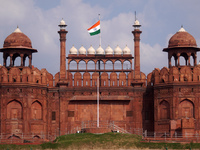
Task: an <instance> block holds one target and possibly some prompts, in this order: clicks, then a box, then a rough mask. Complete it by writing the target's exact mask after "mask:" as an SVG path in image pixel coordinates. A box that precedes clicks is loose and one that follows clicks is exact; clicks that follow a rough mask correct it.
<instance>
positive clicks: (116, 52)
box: [114, 45, 122, 55]
mask: <svg viewBox="0 0 200 150" xmlns="http://www.w3.org/2000/svg"><path fill="white" fill-rule="evenodd" d="M114 53H115V55H121V54H122V49H121V48H120V47H119V46H118V45H117V47H116V48H115V50H114Z"/></svg>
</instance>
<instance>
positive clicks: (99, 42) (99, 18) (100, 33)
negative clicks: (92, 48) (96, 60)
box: [99, 14, 101, 46]
mask: <svg viewBox="0 0 200 150" xmlns="http://www.w3.org/2000/svg"><path fill="white" fill-rule="evenodd" d="M99 21H100V14H99ZM100 24H101V23H100ZM99 46H101V30H100V34H99Z"/></svg>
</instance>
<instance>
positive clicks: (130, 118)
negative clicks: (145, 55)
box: [0, 20, 200, 140]
mask: <svg viewBox="0 0 200 150" xmlns="http://www.w3.org/2000/svg"><path fill="white" fill-rule="evenodd" d="M59 27H60V30H59V31H58V34H59V36H60V72H58V73H57V74H55V75H52V74H51V73H49V72H48V71H47V70H46V69H42V70H39V69H38V68H36V67H33V66H32V59H33V58H32V54H33V53H36V52H37V50H36V49H34V48H32V44H31V40H30V39H29V38H28V37H27V36H26V35H25V34H24V33H22V32H21V31H20V29H19V28H17V29H16V30H15V31H14V32H13V33H11V34H10V35H9V36H8V37H7V38H6V39H5V41H4V45H3V48H1V49H0V52H2V53H3V66H0V93H1V95H0V118H1V119H0V135H1V139H4V140H6V139H11V138H14V139H26V138H25V137H27V140H31V139H47V140H50V138H52V137H54V136H59V135H64V134H68V133H75V132H81V131H84V132H92V133H104V132H111V131H119V132H127V133H136V134H139V133H141V132H143V131H147V133H148V132H156V133H158V134H159V135H160V136H161V137H162V136H163V135H166V134H167V135H168V136H170V137H174V136H175V135H186V134H190V135H197V134H200V109H199V107H200V66H199V65H198V64H197V52H198V51H199V50H200V49H199V48H198V47H197V44H196V40H195V38H194V37H193V36H192V35H190V34H189V33H188V32H187V31H185V30H184V29H183V28H181V29H180V30H179V31H178V32H176V33H175V34H174V35H173V36H172V37H171V38H170V40H169V44H168V47H167V48H164V49H163V51H164V52H167V53H168V67H163V68H162V69H161V70H160V69H157V68H156V69H154V70H153V71H152V72H151V73H149V74H148V75H147V76H146V75H145V74H144V73H142V72H141V71H140V34H141V33H142V31H141V30H140V24H139V21H137V20H136V21H135V23H134V25H133V27H134V30H133V31H132V33H133V36H134V41H133V42H134V57H133V56H132V54H131V50H130V49H129V48H128V47H127V46H126V47H125V48H124V49H123V50H122V49H121V48H120V47H119V46H117V47H116V48H115V49H114V50H113V49H112V48H111V47H109V46H108V47H107V48H106V49H105V50H104V49H103V48H102V47H101V46H100V47H99V48H98V49H96V50H95V49H94V48H93V47H92V46H91V47H90V48H89V49H88V50H86V49H85V48H84V47H81V48H80V49H79V50H77V49H76V48H75V47H74V46H73V47H72V48H71V49H70V50H69V55H68V56H67V57H66V35H67V33H68V31H66V29H65V27H66V24H65V22H64V21H63V20H62V21H61V22H60V25H59ZM17 57H19V58H20V60H21V62H20V65H19V66H16V65H15V61H16V58H17ZM181 57H182V58H184V61H185V62H184V65H181V63H180V58H181ZM27 59H28V60H29V61H27V62H28V64H25V62H26V61H25V60H27ZM133 60H134V66H132V63H133V62H132V61H133ZM158 63H159V62H158ZM67 65H68V66H67ZM58 67H59V66H58ZM66 68H68V69H66ZM97 81H98V82H97ZM97 83H98V85H99V87H98V85H97ZM97 99H98V100H99V105H98V110H99V111H97ZM97 124H98V125H97Z"/></svg>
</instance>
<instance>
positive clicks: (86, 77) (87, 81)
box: [83, 72, 90, 86]
mask: <svg viewBox="0 0 200 150" xmlns="http://www.w3.org/2000/svg"><path fill="white" fill-rule="evenodd" d="M83 86H90V73H89V72H85V73H84V74H83Z"/></svg>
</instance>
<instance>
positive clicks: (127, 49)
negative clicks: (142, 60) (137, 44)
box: [123, 45, 131, 55]
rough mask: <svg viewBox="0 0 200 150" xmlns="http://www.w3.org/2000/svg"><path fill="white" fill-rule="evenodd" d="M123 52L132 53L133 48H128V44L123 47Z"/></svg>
mask: <svg viewBox="0 0 200 150" xmlns="http://www.w3.org/2000/svg"><path fill="white" fill-rule="evenodd" d="M123 54H125V55H126V54H131V50H130V48H128V46H127V45H126V47H125V48H124V49H123Z"/></svg>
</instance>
